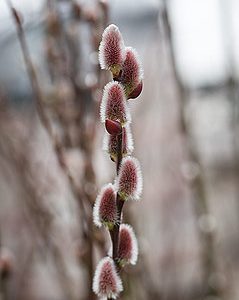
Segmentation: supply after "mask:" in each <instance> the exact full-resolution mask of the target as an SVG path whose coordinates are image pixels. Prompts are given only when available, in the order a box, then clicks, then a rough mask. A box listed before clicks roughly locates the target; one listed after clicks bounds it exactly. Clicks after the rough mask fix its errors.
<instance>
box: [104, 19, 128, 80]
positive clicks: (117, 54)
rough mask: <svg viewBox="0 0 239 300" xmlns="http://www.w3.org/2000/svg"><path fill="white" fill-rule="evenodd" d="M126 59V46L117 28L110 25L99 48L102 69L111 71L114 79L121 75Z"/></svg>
mask: <svg viewBox="0 0 239 300" xmlns="http://www.w3.org/2000/svg"><path fill="white" fill-rule="evenodd" d="M124 59H125V46H124V41H123V38H122V35H121V33H120V31H119V29H118V27H117V26H115V25H114V24H111V25H109V26H108V27H107V28H106V29H105V30H104V32H103V34H102V40H101V43H100V46H99V62H100V66H101V69H106V70H110V71H111V72H112V74H113V77H117V76H119V74H120V71H121V67H122V64H123V62H124Z"/></svg>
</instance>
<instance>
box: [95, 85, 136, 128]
mask: <svg viewBox="0 0 239 300" xmlns="http://www.w3.org/2000/svg"><path fill="white" fill-rule="evenodd" d="M100 116H101V122H102V123H104V122H105V121H106V119H109V120H113V121H118V122H120V123H121V125H124V124H125V123H127V122H130V121H131V117H130V113H129V109H128V106H127V103H126V98H125V93H124V88H123V86H122V85H121V84H120V83H118V82H114V81H113V82H109V83H108V84H107V85H106V86H105V88H104V92H103V96H102V101H101V106H100Z"/></svg>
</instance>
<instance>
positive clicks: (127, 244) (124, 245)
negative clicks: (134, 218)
mask: <svg viewBox="0 0 239 300" xmlns="http://www.w3.org/2000/svg"><path fill="white" fill-rule="evenodd" d="M118 258H119V261H120V262H122V263H123V264H127V263H130V264H132V265H135V264H136V262H137V258H138V243H137V239H136V236H135V233H134V231H133V229H132V227H131V226H130V225H128V224H121V226H120V234H119V250H118Z"/></svg>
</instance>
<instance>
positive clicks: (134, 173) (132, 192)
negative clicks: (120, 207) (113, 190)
mask: <svg viewBox="0 0 239 300" xmlns="http://www.w3.org/2000/svg"><path fill="white" fill-rule="evenodd" d="M116 182H117V188H118V192H119V194H120V195H121V198H122V199H123V200H128V199H135V200H138V199H139V198H140V196H141V193H142V174H141V170H140V166H139V162H138V160H137V159H136V158H133V157H130V156H128V157H125V158H123V160H122V162H121V166H120V170H119V176H118V178H117V180H116Z"/></svg>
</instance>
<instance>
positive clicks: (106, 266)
mask: <svg viewBox="0 0 239 300" xmlns="http://www.w3.org/2000/svg"><path fill="white" fill-rule="evenodd" d="M122 290H123V286H122V281H121V279H120V277H119V275H118V274H117V271H116V268H115V265H114V261H113V260H112V259H111V258H110V257H105V258H103V259H102V260H101V261H100V262H99V264H98V266H97V268H96V271H95V276H94V280H93V291H94V292H95V293H96V294H97V295H98V296H99V297H103V298H113V299H116V297H117V296H118V294H119V293H120V292H121V291H122Z"/></svg>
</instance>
